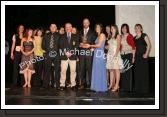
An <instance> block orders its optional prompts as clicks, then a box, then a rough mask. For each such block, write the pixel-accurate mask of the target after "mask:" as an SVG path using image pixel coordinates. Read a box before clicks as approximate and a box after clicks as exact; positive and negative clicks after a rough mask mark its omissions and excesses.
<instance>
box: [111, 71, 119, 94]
mask: <svg viewBox="0 0 167 117" xmlns="http://www.w3.org/2000/svg"><path fill="white" fill-rule="evenodd" d="M114 72H115V77H116V83H115V86H114V89H113V90H112V91H117V90H118V89H119V81H120V70H119V69H115V70H114Z"/></svg>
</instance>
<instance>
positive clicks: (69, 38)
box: [67, 33, 71, 43]
mask: <svg viewBox="0 0 167 117" xmlns="http://www.w3.org/2000/svg"><path fill="white" fill-rule="evenodd" d="M67 38H68V43H70V40H71V35H70V33H67Z"/></svg>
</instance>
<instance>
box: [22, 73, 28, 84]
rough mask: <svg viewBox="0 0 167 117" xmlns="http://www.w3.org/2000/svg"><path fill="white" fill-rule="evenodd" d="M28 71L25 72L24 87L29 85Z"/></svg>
mask: <svg viewBox="0 0 167 117" xmlns="http://www.w3.org/2000/svg"><path fill="white" fill-rule="evenodd" d="M27 79H28V70H26V71H25V72H24V82H25V83H24V85H23V87H26V86H27V85H28V80H27Z"/></svg>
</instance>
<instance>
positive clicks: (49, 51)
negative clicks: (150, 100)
mask: <svg viewBox="0 0 167 117" xmlns="http://www.w3.org/2000/svg"><path fill="white" fill-rule="evenodd" d="M59 39H60V35H59V33H58V32H57V26H56V24H54V23H52V24H51V25H50V32H49V33H46V34H45V35H44V38H43V40H42V49H43V50H45V72H44V80H43V88H47V87H48V85H49V83H50V76H51V75H50V71H51V67H52V65H54V74H55V75H54V81H53V82H52V84H51V85H52V87H56V88H57V89H59V80H60V78H59V77H60V75H59V74H60V57H59Z"/></svg>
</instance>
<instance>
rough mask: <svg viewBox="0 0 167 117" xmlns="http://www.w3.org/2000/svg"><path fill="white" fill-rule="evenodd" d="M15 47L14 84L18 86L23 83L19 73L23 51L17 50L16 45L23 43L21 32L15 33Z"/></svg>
mask: <svg viewBox="0 0 167 117" xmlns="http://www.w3.org/2000/svg"><path fill="white" fill-rule="evenodd" d="M15 39H16V40H15V41H16V42H15V49H14V51H13V54H14V62H13V85H14V86H17V85H20V84H21V81H20V77H21V76H20V75H19V64H20V61H21V55H22V54H21V52H20V51H16V47H17V46H20V45H21V39H20V37H19V34H15Z"/></svg>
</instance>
